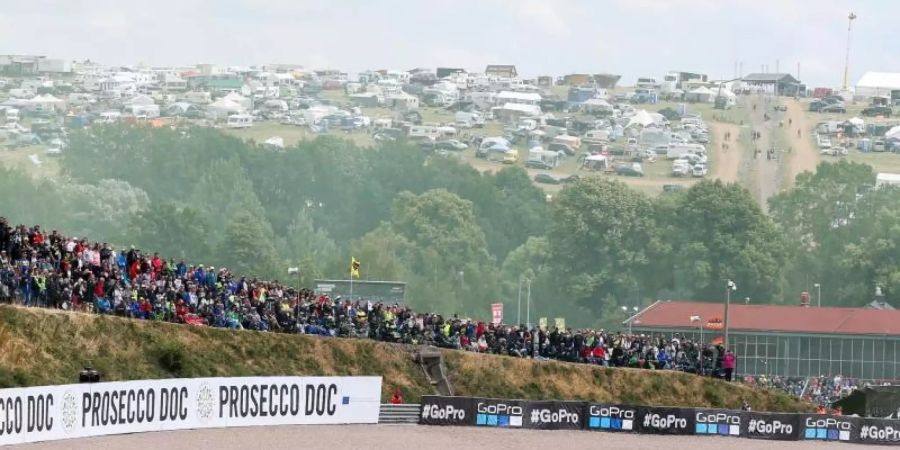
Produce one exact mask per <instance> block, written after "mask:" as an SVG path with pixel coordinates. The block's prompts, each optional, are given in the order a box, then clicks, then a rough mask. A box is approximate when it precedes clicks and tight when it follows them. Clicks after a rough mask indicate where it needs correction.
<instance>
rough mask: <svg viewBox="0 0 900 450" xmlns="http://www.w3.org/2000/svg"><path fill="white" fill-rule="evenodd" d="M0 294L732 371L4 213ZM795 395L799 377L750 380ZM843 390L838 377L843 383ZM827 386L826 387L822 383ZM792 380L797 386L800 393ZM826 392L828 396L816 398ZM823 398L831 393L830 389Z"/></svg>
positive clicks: (640, 339)
mask: <svg viewBox="0 0 900 450" xmlns="http://www.w3.org/2000/svg"><path fill="white" fill-rule="evenodd" d="M0 301H3V302H6V303H11V302H15V303H18V304H23V305H26V306H33V307H45V308H57V309H65V310H73V311H81V312H90V313H96V314H110V315H117V316H122V317H130V318H134V319H141V320H159V321H166V322H173V323H184V324H191V325H204V326H212V327H222V328H230V329H236V330H239V329H248V330H257V331H274V332H291V333H304V334H311V335H322V336H339V337H355V338H369V339H374V340H379V341H385V342H401V343H409V344H430V345H435V346H439V347H444V348H452V349H459V350H466V351H473V352H482V353H493V354H502V355H510V356H515V357H531V358H535V359H555V360H561V361H569V362H581V363H588V364H597V365H603V366H611V367H632V368H642V369H669V370H680V371H684V372H690V373H697V374H702V375H711V376H719V377H722V378H726V379H728V380H731V377H732V372H733V371H734V368H735V365H736V357H735V355H734V354H733V353H732V352H726V350H725V349H724V348H723V347H722V346H721V345H718V346H716V345H711V344H704V345H701V343H698V342H694V341H692V340H690V339H685V338H682V337H681V336H679V335H678V334H675V335H673V336H671V337H663V336H645V335H629V334H625V333H621V332H611V331H605V330H571V329H564V330H560V329H551V330H544V329H539V328H534V329H529V328H527V327H525V326H523V325H520V326H509V325H499V326H495V325H493V324H491V323H485V322H481V321H474V320H471V319H464V318H460V317H457V316H455V315H454V316H453V317H443V316H441V315H439V314H422V313H415V312H413V311H412V310H410V309H409V308H407V307H406V306H404V305H398V304H393V305H389V304H383V303H380V302H375V303H372V302H368V301H364V300H358V299H357V300H354V301H351V300H348V299H342V298H340V297H335V298H331V297H329V296H328V295H320V294H316V293H314V292H312V291H310V290H307V289H295V288H293V287H290V286H286V285H283V284H281V283H279V282H278V281H277V280H276V281H266V280H259V279H255V278H247V277H242V276H240V275H238V274H233V273H232V272H231V271H229V270H228V269H227V268H225V267H219V268H216V267H206V266H204V265H203V264H199V265H190V264H186V263H185V262H184V261H177V262H176V261H175V260H173V259H168V260H166V259H164V258H162V257H160V256H159V255H158V254H156V253H152V254H150V253H144V252H142V251H141V250H140V249H137V248H134V247H131V248H127V249H123V250H117V249H116V248H115V247H114V246H112V245H110V244H108V243H97V242H94V243H91V242H89V241H88V240H86V239H80V238H77V237H67V236H64V235H62V234H61V233H59V232H57V231H56V230H53V231H50V232H49V233H48V232H46V231H45V230H42V229H41V228H40V227H39V226H33V227H26V226H22V225H18V226H10V225H9V224H8V223H7V220H6V219H5V218H2V217H0ZM749 382H755V383H757V384H760V385H762V386H765V387H770V388H775V389H780V390H784V391H786V392H789V393H792V394H794V395H798V396H799V395H800V394H801V393H802V392H803V387H800V386H802V383H797V382H794V381H785V380H782V379H778V378H772V379H766V378H765V377H760V378H759V379H755V380H754V379H752V378H751V379H750V381H749ZM841 386H842V389H843V386H844V385H843V384H842V385H841ZM822 388H823V389H825V390H826V391H827V392H834V391H833V389H830V390H829V388H827V387H825V386H824V385H822ZM798 389H799V391H798ZM822 398H826V397H824V396H823V397H822ZM829 398H830V397H829Z"/></svg>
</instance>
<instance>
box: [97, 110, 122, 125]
mask: <svg viewBox="0 0 900 450" xmlns="http://www.w3.org/2000/svg"><path fill="white" fill-rule="evenodd" d="M119 120H122V113H120V112H119V111H106V112H102V113H100V116H99V117H98V118H97V122H99V123H116V122H118V121H119Z"/></svg>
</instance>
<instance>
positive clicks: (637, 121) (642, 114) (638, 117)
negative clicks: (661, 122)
mask: <svg viewBox="0 0 900 450" xmlns="http://www.w3.org/2000/svg"><path fill="white" fill-rule="evenodd" d="M653 123H654V121H653V116H651V115H650V113H648V112H647V110H646V109H642V110H640V111H638V112H636V113H635V114H634V115H633V116H631V117H630V118H629V119H628V125H626V126H625V127H626V128H628V127H630V126H634V125H640V126H642V127H646V126H649V125H652V124H653Z"/></svg>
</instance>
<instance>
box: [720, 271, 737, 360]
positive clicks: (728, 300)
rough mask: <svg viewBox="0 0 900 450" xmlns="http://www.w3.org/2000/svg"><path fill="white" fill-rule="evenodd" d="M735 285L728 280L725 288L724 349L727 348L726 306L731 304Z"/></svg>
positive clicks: (735, 288)
mask: <svg viewBox="0 0 900 450" xmlns="http://www.w3.org/2000/svg"><path fill="white" fill-rule="evenodd" d="M736 290H737V285H736V284H734V281H731V280H728V283H727V284H726V288H725V320H724V322H725V323H724V325H725V338H724V339H723V341H724V344H725V350H728V308H729V307H730V306H731V291H736Z"/></svg>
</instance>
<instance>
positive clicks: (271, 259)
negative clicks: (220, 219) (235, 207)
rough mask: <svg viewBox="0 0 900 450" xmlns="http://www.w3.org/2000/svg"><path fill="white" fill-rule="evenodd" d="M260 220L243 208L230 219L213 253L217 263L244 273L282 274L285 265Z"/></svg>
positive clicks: (258, 274)
mask: <svg viewBox="0 0 900 450" xmlns="http://www.w3.org/2000/svg"><path fill="white" fill-rule="evenodd" d="M262 220H264V219H262V218H259V217H255V216H253V215H251V214H249V213H248V212H246V211H241V212H238V213H237V215H235V216H234V218H232V219H231V221H230V222H229V223H228V226H227V227H226V228H225V232H224V234H223V236H222V240H221V241H220V242H219V245H218V248H217V252H216V256H217V260H218V261H220V264H222V265H224V266H226V267H228V269H229V270H231V271H232V272H234V273H237V274H241V275H246V276H253V277H272V276H277V274H281V273H283V269H284V266H285V265H284V263H283V261H281V260H280V259H279V258H278V252H277V251H276V250H275V245H274V243H273V241H272V236H271V235H270V234H269V232H268V230H267V229H266V228H267V227H266V225H264V224H263V222H262Z"/></svg>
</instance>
